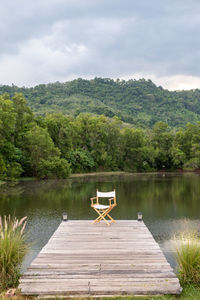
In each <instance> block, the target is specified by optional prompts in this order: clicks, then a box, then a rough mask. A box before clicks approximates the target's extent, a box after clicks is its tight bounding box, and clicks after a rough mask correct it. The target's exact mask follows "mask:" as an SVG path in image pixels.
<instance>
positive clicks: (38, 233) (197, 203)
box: [0, 173, 200, 269]
mask: <svg viewBox="0 0 200 300" xmlns="http://www.w3.org/2000/svg"><path fill="white" fill-rule="evenodd" d="M97 188H98V189H99V190H100V191H111V190H113V189H116V194H117V207H115V208H114V210H113V211H112V216H113V217H114V218H115V219H130V220H131V219H136V218H137V212H139V211H141V212H142V213H143V218H144V222H145V224H146V225H147V227H148V228H149V230H150V231H151V233H152V234H153V236H154V238H155V240H156V241H157V242H158V243H159V245H160V247H161V249H162V250H163V251H164V253H165V255H166V257H167V259H168V261H169V262H170V264H171V265H172V266H173V267H174V266H175V261H174V256H173V247H172V245H173V244H174V242H173V240H174V236H175V235H176V234H178V233H179V232H182V231H185V230H193V229H194V230H199V229H200V175H198V174H192V173H191V174H190V173H187V174H172V173H168V174H121V175H104V176H85V177H80V178H70V179H67V180H47V181H27V182H25V181H24V182H21V183H19V184H18V185H16V186H13V187H9V188H8V187H6V186H5V185H2V186H1V187H0V214H1V215H4V214H11V215H12V214H15V215H16V216H17V217H23V216H28V226H27V230H28V232H29V241H30V243H31V249H30V251H29V253H28V255H27V256H26V258H25V260H24V264H23V269H25V268H26V267H27V266H28V265H29V264H30V262H31V261H32V259H33V258H34V257H35V256H36V255H37V254H38V252H39V251H40V250H41V248H42V247H43V246H44V245H45V244H46V242H47V241H48V239H49V238H50V237H51V235H52V234H53V232H54V231H55V230H56V228H57V226H58V225H59V223H60V222H61V215H62V212H64V211H66V212H67V213H68V216H69V219H73V220H74V219H94V218H95V217H96V215H95V212H93V210H92V209H91V208H90V200H89V198H90V197H93V196H95V194H96V189H97Z"/></svg>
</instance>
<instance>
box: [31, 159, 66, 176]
mask: <svg viewBox="0 0 200 300" xmlns="http://www.w3.org/2000/svg"><path fill="white" fill-rule="evenodd" d="M36 170H37V177H38V178H40V179H47V178H67V177H68V176H69V174H70V173H71V169H70V164H69V163H68V161H67V160H66V159H64V158H59V157H52V158H50V159H48V160H47V159H41V160H40V161H39V163H38V165H37V166H36Z"/></svg>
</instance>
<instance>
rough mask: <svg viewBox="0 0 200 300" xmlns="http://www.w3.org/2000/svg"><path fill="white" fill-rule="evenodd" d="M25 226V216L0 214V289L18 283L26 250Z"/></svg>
mask: <svg viewBox="0 0 200 300" xmlns="http://www.w3.org/2000/svg"><path fill="white" fill-rule="evenodd" d="M25 226H26V217H24V218H22V219H21V220H18V219H16V218H11V217H10V215H9V216H8V217H6V216H4V218H2V217H1V216H0V291H1V290H5V289H7V288H10V287H15V286H17V284H18V280H19V276H20V265H21V263H22V260H23V258H24V256H25V254H26V253H27V250H28V245H27V243H26V238H25V234H24V229H25Z"/></svg>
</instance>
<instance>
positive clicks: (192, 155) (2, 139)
mask: <svg viewBox="0 0 200 300" xmlns="http://www.w3.org/2000/svg"><path fill="white" fill-rule="evenodd" d="M198 168H200V122H197V123H196V124H191V123H188V124H187V125H186V126H185V128H179V129H176V130H175V129H170V128H169V127H168V125H167V123H164V122H158V123H156V124H155V125H154V126H153V128H152V129H141V128H133V127H131V126H130V125H128V124H125V123H123V122H122V121H121V120H120V119H119V118H118V117H116V116H114V117H113V118H108V117H106V116H104V115H101V116H97V115H92V114H88V113H82V114H79V115H78V116H68V115H64V114H62V113H59V112H58V113H53V114H50V113H49V114H46V115H45V116H40V115H37V116H35V115H34V114H33V112H32V110H31V109H30V107H28V105H27V101H26V99H25V97H24V96H23V94H16V95H15V96H13V97H10V96H9V94H4V95H1V96H0V179H1V180H6V179H15V178H18V177H20V176H28V177H32V176H34V177H37V178H66V177H67V176H68V175H69V174H70V173H71V172H72V173H76V172H91V171H100V170H101V171H102V170H104V171H108V170H109V171H112V170H113V171H115V170H123V171H156V170H161V169H162V170H175V169H198Z"/></svg>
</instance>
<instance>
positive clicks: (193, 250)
mask: <svg viewBox="0 0 200 300" xmlns="http://www.w3.org/2000/svg"><path fill="white" fill-rule="evenodd" d="M176 254H177V255H176V258H177V263H178V274H179V279H180V281H181V283H182V284H199V283H200V240H199V238H198V236H197V234H194V233H193V234H187V235H186V236H182V237H181V241H180V244H179V246H178V247H177V253H176Z"/></svg>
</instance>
